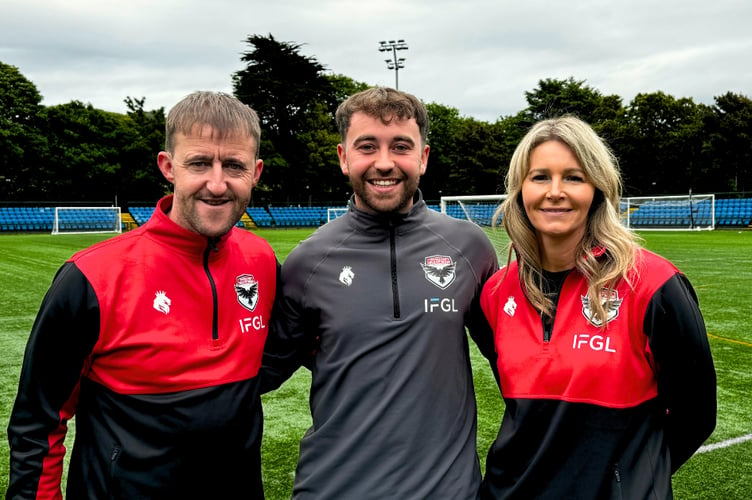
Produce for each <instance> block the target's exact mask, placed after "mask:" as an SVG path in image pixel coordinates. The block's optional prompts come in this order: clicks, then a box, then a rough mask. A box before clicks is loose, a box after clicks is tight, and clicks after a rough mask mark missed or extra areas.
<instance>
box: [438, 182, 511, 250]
mask: <svg viewBox="0 0 752 500" xmlns="http://www.w3.org/2000/svg"><path fill="white" fill-rule="evenodd" d="M506 197H507V195H505V194H489V195H460V196H442V197H441V202H440V209H441V213H443V214H446V215H448V216H450V217H454V218H455V219H464V220H469V221H471V222H474V223H475V224H477V225H478V226H480V227H481V229H483V231H485V233H486V234H487V235H488V237H489V239H490V240H491V243H493V246H494V248H496V254H497V255H498V256H499V261H500V262H504V263H506V259H507V249H506V247H507V244H508V243H509V238H508V237H507V233H506V232H505V231H504V228H503V227H502V225H501V219H499V220H497V221H496V227H495V228H494V227H493V225H494V220H493V215H494V212H496V209H497V208H499V205H501V202H502V201H504V199H506Z"/></svg>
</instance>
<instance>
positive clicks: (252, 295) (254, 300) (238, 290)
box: [235, 274, 259, 311]
mask: <svg viewBox="0 0 752 500" xmlns="http://www.w3.org/2000/svg"><path fill="white" fill-rule="evenodd" d="M258 287H259V284H258V281H256V278H254V277H253V275H252V274H241V275H240V276H238V277H237V278H235V295H236V296H237V297H238V303H239V304H240V305H241V306H243V307H245V308H246V309H248V310H249V311H253V310H254V309H256V304H258V298H259V289H258Z"/></svg>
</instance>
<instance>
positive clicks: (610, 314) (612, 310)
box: [580, 290, 624, 327]
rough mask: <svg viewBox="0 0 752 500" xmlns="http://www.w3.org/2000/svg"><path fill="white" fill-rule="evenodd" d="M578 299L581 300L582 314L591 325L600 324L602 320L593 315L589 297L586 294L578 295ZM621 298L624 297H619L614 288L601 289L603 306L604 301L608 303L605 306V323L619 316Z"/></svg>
mask: <svg viewBox="0 0 752 500" xmlns="http://www.w3.org/2000/svg"><path fill="white" fill-rule="evenodd" d="M580 299H581V300H582V315H583V316H585V319H586V320H588V322H589V323H590V324H591V325H593V326H598V327H600V326H602V325H603V324H604V322H603V320H602V319H601V318H599V317H598V316H596V315H595V312H593V309H592V307H591V305H590V297H588V296H587V295H580ZM623 300H624V299H620V298H619V292H617V291H616V290H603V292H602V293H601V304H603V305H604V306H605V305H606V302H608V305H607V306H606V321H605V323H606V324H608V323H610V322H611V321H613V320H615V319H616V318H617V317H618V316H619V308H620V307H621V303H622V301H623Z"/></svg>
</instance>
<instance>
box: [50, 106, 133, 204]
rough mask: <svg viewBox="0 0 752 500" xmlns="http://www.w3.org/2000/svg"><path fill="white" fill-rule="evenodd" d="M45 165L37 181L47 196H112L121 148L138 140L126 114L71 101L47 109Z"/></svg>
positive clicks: (118, 176) (115, 190) (86, 198)
mask: <svg viewBox="0 0 752 500" xmlns="http://www.w3.org/2000/svg"><path fill="white" fill-rule="evenodd" d="M45 133H46V135H47V137H48V141H49V158H48V161H47V163H48V168H49V170H50V171H54V172H55V174H54V175H51V176H46V177H45V178H43V179H41V180H40V181H41V183H40V185H39V186H38V187H39V189H40V192H42V193H45V196H46V197H47V199H51V200H68V201H102V200H108V201H109V200H113V201H114V199H115V197H116V196H117V195H118V192H119V191H118V189H119V183H120V181H121V180H122V179H123V176H122V175H121V168H122V165H121V160H122V154H121V147H122V146H123V145H124V144H128V143H129V142H132V141H135V140H137V139H138V134H137V132H136V130H135V129H134V127H133V126H132V123H130V121H129V120H128V119H127V117H126V116H124V115H122V114H118V113H111V112H107V111H102V110H99V109H96V108H94V107H93V106H92V105H91V104H86V105H85V104H83V103H81V102H79V101H72V102H70V103H67V104H60V105H57V106H51V107H48V108H47V122H46V125H45Z"/></svg>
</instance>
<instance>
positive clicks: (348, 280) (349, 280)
mask: <svg viewBox="0 0 752 500" xmlns="http://www.w3.org/2000/svg"><path fill="white" fill-rule="evenodd" d="M353 279H355V273H354V272H353V270H352V267H350V266H345V267H343V268H342V271H340V273H339V282H340V283H342V284H343V285H345V286H350V285H352V284H353Z"/></svg>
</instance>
